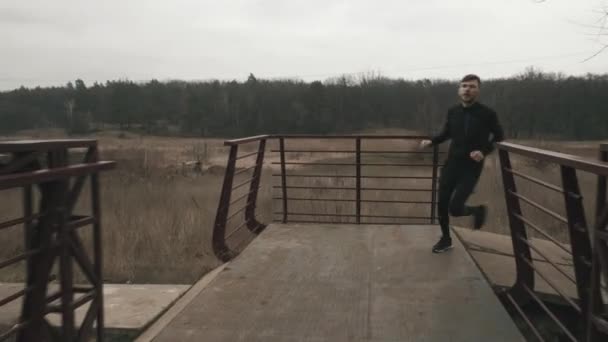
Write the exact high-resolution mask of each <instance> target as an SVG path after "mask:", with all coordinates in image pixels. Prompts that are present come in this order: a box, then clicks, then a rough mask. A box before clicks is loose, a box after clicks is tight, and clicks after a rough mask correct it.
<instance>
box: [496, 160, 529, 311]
mask: <svg viewBox="0 0 608 342" xmlns="http://www.w3.org/2000/svg"><path fill="white" fill-rule="evenodd" d="M498 153H499V158H500V165H501V171H502V172H501V173H502V181H503V187H504V191H505V200H506V204H507V211H508V217H509V226H510V228H511V240H512V243H513V254H514V255H515V267H516V270H517V277H516V281H515V284H514V285H513V287H512V288H511V292H510V294H511V296H512V297H513V298H514V299H515V300H516V301H517V302H518V304H523V303H525V302H526V301H527V300H529V295H528V293H527V291H526V290H525V288H524V287H527V288H529V289H530V290H534V270H533V269H532V267H531V265H532V255H531V253H530V247H529V246H528V245H527V244H526V243H525V242H524V241H527V239H528V236H527V234H526V227H525V226H524V223H523V222H522V221H521V220H520V219H519V218H518V217H517V216H519V217H521V216H522V211H521V206H520V203H519V198H517V197H516V196H514V195H513V194H516V193H517V188H516V186H515V178H514V177H513V173H511V171H512V169H511V160H510V158H509V152H507V151H505V150H502V149H499V151H498ZM522 240H524V241H522Z"/></svg>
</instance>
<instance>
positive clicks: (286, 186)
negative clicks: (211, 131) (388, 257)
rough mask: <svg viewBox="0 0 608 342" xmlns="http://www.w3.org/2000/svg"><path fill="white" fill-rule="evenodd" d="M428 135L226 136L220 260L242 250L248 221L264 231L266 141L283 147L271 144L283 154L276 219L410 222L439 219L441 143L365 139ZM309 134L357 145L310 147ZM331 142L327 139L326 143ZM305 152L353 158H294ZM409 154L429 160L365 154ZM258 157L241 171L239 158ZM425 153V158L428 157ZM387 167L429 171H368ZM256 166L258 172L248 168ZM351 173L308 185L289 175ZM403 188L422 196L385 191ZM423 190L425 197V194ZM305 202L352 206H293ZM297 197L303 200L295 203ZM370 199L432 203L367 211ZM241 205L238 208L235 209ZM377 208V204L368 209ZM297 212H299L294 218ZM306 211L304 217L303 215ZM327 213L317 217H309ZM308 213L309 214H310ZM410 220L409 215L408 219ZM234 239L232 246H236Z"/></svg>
mask: <svg viewBox="0 0 608 342" xmlns="http://www.w3.org/2000/svg"><path fill="white" fill-rule="evenodd" d="M424 138H427V137H425V136H407V135H332V136H318V135H262V136H256V137H249V138H244V139H237V140H229V141H226V142H225V145H226V146H229V147H230V152H229V155H228V161H227V166H226V173H225V177H224V184H223V187H222V191H221V195H220V203H219V207H218V211H217V215H216V219H215V225H214V231H213V247H214V252H215V254H216V255H217V256H218V257H219V258H220V259H221V260H224V261H226V260H229V259H231V258H232V257H234V256H235V255H236V254H237V253H238V251H237V249H238V246H239V245H241V244H242V243H243V242H244V241H247V237H245V239H243V238H242V237H241V242H240V243H239V242H234V241H231V239H232V240H236V239H237V237H238V236H239V235H242V234H239V231H240V230H243V228H245V227H247V228H248V230H249V231H250V232H252V233H254V234H257V233H259V232H261V231H262V230H263V229H264V228H265V227H266V225H265V224H263V223H261V222H260V221H259V219H258V218H257V216H256V203H257V200H258V198H257V197H258V190H259V188H260V179H261V174H262V167H263V164H264V161H265V157H264V155H265V154H264V153H265V148H266V143H267V141H272V142H275V143H276V144H278V147H277V148H275V149H272V150H271V151H270V152H272V153H277V154H278V161H274V162H271V163H270V164H271V165H273V166H275V167H276V168H278V169H279V170H276V172H273V174H272V177H273V178H274V179H279V180H280V184H279V185H274V186H272V188H273V189H275V190H278V191H280V195H277V196H273V198H272V199H273V200H274V201H279V202H280V206H281V211H275V212H274V213H273V214H274V215H276V216H278V217H279V218H276V219H275V220H274V221H277V222H284V223H287V222H290V223H309V222H312V223H339V222H337V221H330V220H329V219H328V218H334V219H341V220H342V223H349V222H350V223H356V224H375V223H378V224H407V223H431V224H433V223H435V221H436V218H437V215H436V202H437V183H438V182H437V179H438V170H439V167H440V166H441V165H440V164H439V154H440V153H443V152H440V151H439V149H438V148H437V147H434V148H432V149H430V150H428V151H421V150H419V149H417V148H411V147H410V148H409V150H408V149H406V148H403V146H402V147H400V148H398V149H396V148H393V149H389V150H387V149H365V148H364V143H365V142H366V141H371V140H374V141H382V140H384V141H396V142H414V143H415V144H417V141H418V140H420V139H424ZM306 139H316V140H321V141H323V140H328V141H336V140H340V141H346V142H347V143H348V144H351V145H352V146H351V147H350V148H347V149H340V150H339V149H311V148H307V147H303V146H301V145H302V144H305V140H306ZM288 142H294V143H296V145H297V147H296V148H289V147H287V146H286V145H287V143H288ZM253 143H257V144H258V147H257V151H254V152H250V153H247V154H244V155H239V146H243V145H245V144H253ZM325 145H327V144H325ZM302 153H306V154H309V155H311V156H312V155H326V156H329V155H331V154H340V155H348V156H350V157H351V159H352V160H350V161H346V162H345V161H340V162H328V161H323V160H321V161H301V160H299V159H297V158H293V157H292V156H293V155H294V154H302ZM373 155H376V156H381V155H391V156H404V155H418V156H420V157H425V156H426V157H429V158H426V159H428V160H426V161H423V162H417V163H412V162H388V163H387V162H369V161H366V160H365V156H373ZM253 157H255V158H256V159H255V163H254V165H252V166H249V167H246V168H242V169H241V170H240V171H237V167H236V164H237V162H238V161H239V160H242V159H246V158H253ZM423 159H424V158H423ZM326 166H330V167H338V168H340V167H343V168H344V167H345V168H347V169H348V170H349V171H350V172H349V173H348V174H320V173H295V172H288V171H289V170H288V169H289V168H292V167H310V168H312V167H326ZM377 167H382V168H383V169H390V168H393V169H394V168H399V169H401V170H403V169H405V168H421V169H426V170H428V172H425V174H424V175H402V174H401V175H395V174H393V175H391V174H389V173H386V172H385V173H383V174H382V175H379V174H378V173H377V172H376V173H373V174H372V173H369V172H366V168H377ZM251 170H253V174H251V173H250V172H249V171H251ZM237 176H249V177H247V178H246V179H244V180H240V181H238V182H237V185H234V183H235V177H237ZM327 178H331V179H334V180H336V179H339V180H344V179H348V180H351V181H354V184H352V185H350V186H344V185H335V186H329V185H326V184H325V185H317V186H314V185H306V184H304V185H303V184H294V183H290V182H289V180H298V179H308V180H309V183H310V182H311V181H314V180H320V179H327ZM369 180H382V181H389V180H419V181H426V182H428V184H427V186H425V187H420V186H418V187H403V186H401V187H378V186H369V185H366V184H364V183H365V182H366V181H369ZM247 186H248V189H249V191H248V192H246V193H244V194H240V196H237V199H233V197H234V192H235V191H237V190H238V189H240V188H244V187H247ZM310 190H311V191H313V192H314V191H317V192H324V191H330V192H331V191H335V192H348V193H349V194H348V196H345V197H342V198H337V197H336V196H334V197H321V196H315V195H314V193H313V194H311V193H308V194H306V195H300V196H297V195H293V194H294V193H295V192H305V191H310ZM372 192H373V194H374V195H375V197H371V196H369V195H368V196H366V194H369V193H372ZM388 193H392V194H400V195H402V196H401V197H403V196H404V195H407V194H412V193H414V194H418V195H419V196H418V198H414V199H412V198H397V199H385V198H384V196H386V194H388ZM420 196H424V198H422V199H421V198H420ZM245 199H247V201H246V203H245V204H244V205H242V204H241V205H240V206H237V204H239V203H240V202H241V201H242V200H245ZM302 202H319V203H332V202H333V203H342V204H347V205H349V208H350V210H351V212H349V213H324V212H319V211H317V212H315V211H301V210H293V209H290V208H293V207H295V206H299V203H302ZM294 203H298V204H294ZM369 204H382V205H389V204H390V205H403V204H408V205H424V206H426V208H427V212H428V214H427V215H379V214H374V213H367V214H366V211H365V209H366V208H365V206H366V205H369ZM235 208H238V209H235ZM369 211H372V210H369ZM372 212H373V211H372ZM294 217H295V218H294ZM302 217H305V218H304V219H302ZM311 217H312V218H319V217H320V218H325V220H323V219H314V220H311V219H310V218H311ZM306 218H308V219H306ZM231 220H234V221H237V222H238V223H239V224H238V225H237V226H236V228H233V229H230V230H229V231H228V229H227V226H228V225H229V223H230V222H229V221H231ZM404 220H407V221H404ZM231 245H232V246H231Z"/></svg>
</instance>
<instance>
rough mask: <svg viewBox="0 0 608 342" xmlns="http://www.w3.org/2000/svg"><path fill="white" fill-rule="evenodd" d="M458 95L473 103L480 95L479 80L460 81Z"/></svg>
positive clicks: (466, 101)
mask: <svg viewBox="0 0 608 342" xmlns="http://www.w3.org/2000/svg"><path fill="white" fill-rule="evenodd" d="M458 96H460V99H461V100H462V102H464V103H473V102H475V100H477V96H479V83H477V81H475V80H473V81H464V82H460V88H458Z"/></svg>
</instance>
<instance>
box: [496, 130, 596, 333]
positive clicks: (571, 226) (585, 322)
mask: <svg viewBox="0 0 608 342" xmlns="http://www.w3.org/2000/svg"><path fill="white" fill-rule="evenodd" d="M497 148H498V153H499V158H500V163H501V171H502V178H503V185H504V192H505V199H506V203H507V210H508V216H509V224H510V231H511V238H512V242H513V250H514V255H515V264H516V272H517V278H516V281H515V284H514V285H513V287H512V288H511V289H510V290H509V291H508V292H507V294H506V295H507V297H508V299H509V302H510V303H511V304H512V305H513V306H514V307H515V309H516V310H517V311H518V312H519V313H520V314H522V315H523V316H524V321H526V322H528V324H532V323H531V322H532V320H530V319H528V317H526V315H525V313H524V311H523V310H521V308H522V307H523V306H524V305H526V304H528V303H530V302H532V303H536V304H537V305H538V307H539V308H540V309H541V311H544V312H545V313H546V314H547V315H548V316H549V317H550V318H551V320H552V321H554V322H555V324H556V326H557V327H558V329H560V330H561V331H562V333H563V334H565V335H566V336H568V337H569V338H570V339H571V340H574V341H600V340H602V341H603V340H605V339H606V338H607V337H608V332H602V329H601V328H600V327H601V326H602V324H605V322H606V321H605V315H606V314H607V312H606V309H605V303H603V302H602V296H601V287H602V285H601V277H602V273H603V276H604V277H608V266H606V265H602V261H601V260H608V248H606V244H605V242H603V241H600V240H601V236H602V232H605V231H606V229H607V228H606V225H607V224H608V222H604V221H602V220H601V219H599V217H601V215H605V216H603V217H606V216H608V207H607V206H606V203H605V198H606V195H605V194H606V176H607V175H608V162H607V161H608V153H607V152H606V151H607V150H608V147H607V146H606V145H603V146H600V159H599V160H592V159H588V158H583V157H578V156H574V155H570V154H565V153H560V152H554V151H548V150H543V149H539V148H534V147H528V146H523V145H519V144H514V143H510V142H501V143H498V144H497ZM512 154H515V155H519V156H523V157H526V158H531V159H534V160H539V161H543V162H548V163H552V164H555V165H557V166H558V167H559V172H560V175H561V185H559V186H558V185H553V184H549V183H547V182H544V181H542V180H540V179H538V178H536V177H532V176H530V175H526V174H524V173H523V172H519V171H516V170H514V169H513V167H512V165H511V155H512ZM577 171H584V172H588V173H592V174H595V175H596V176H597V177H598V186H597V200H596V202H597V204H596V208H594V209H595V210H596V212H597V214H596V216H597V217H598V219H597V220H596V226H595V227H594V228H593V227H591V226H590V225H588V224H587V221H586V215H585V208H584V205H583V201H582V198H583V194H582V191H581V188H580V186H579V182H578V176H577ZM516 177H518V178H520V179H523V180H526V181H528V182H530V183H532V184H535V185H539V186H540V187H539V188H540V189H547V188H549V189H551V190H554V192H552V193H553V194H555V193H558V194H559V195H561V197H562V198H563V203H564V207H563V210H564V212H565V215H560V214H558V213H556V212H555V211H554V210H551V209H548V208H545V207H544V206H543V205H542V204H540V203H539V202H536V201H532V200H530V199H528V197H526V196H522V195H521V194H520V193H518V191H517V186H516V182H515V178H516ZM521 203H525V204H526V205H528V206H529V207H530V208H531V209H533V210H540V211H542V212H545V213H549V214H552V216H553V217H555V218H559V221H561V222H562V223H563V224H564V225H565V226H566V227H567V231H568V235H569V239H570V246H571V251H570V252H571V254H572V259H573V260H572V261H573V265H574V277H572V276H570V275H567V274H566V273H565V272H564V271H563V270H562V269H560V268H559V267H558V266H557V265H555V263H553V262H552V261H551V260H549V259H548V258H547V256H546V255H545V253H543V252H541V251H540V250H539V247H538V246H534V245H533V244H531V243H530V241H529V239H528V235H527V228H530V229H532V230H534V231H536V232H538V233H540V234H541V235H543V236H545V237H547V236H549V234H548V233H546V232H545V231H544V230H543V229H542V228H540V227H539V226H538V225H536V224H532V223H531V221H530V220H528V219H526V217H525V216H524V214H523V212H522V209H521ZM606 221H608V220H606ZM591 230H595V232H594V233H592V232H591ZM591 236H595V242H594V245H595V248H594V249H593V251H594V252H593V253H592V248H591V239H590V237H591ZM547 241H550V242H553V243H556V244H558V242H557V241H556V240H555V239H552V238H551V239H549V240H547ZM560 247H562V248H563V246H560ZM602 247H603V248H602ZM531 249H533V250H534V251H535V253H537V254H538V255H541V256H543V257H544V258H545V259H546V262H547V263H548V264H549V265H551V266H553V267H556V268H558V269H557V271H558V272H560V273H561V274H563V275H564V276H566V278H568V279H570V280H572V281H573V282H574V285H575V286H576V289H577V301H576V302H575V301H574V299H573V298H566V297H564V293H566V292H565V291H563V289H560V288H558V287H557V285H556V284H554V283H552V282H548V283H549V285H550V286H551V287H554V289H555V291H556V292H557V293H558V294H560V295H561V296H562V297H564V302H565V303H566V304H568V305H570V306H571V307H572V308H573V310H574V312H576V314H577V317H578V319H579V320H580V323H581V324H580V326H582V327H583V328H582V329H578V332H577V333H576V334H574V335H573V334H572V332H571V331H570V330H568V329H567V328H566V327H565V326H564V325H563V324H562V323H561V322H560V321H559V319H557V317H555V316H554V314H553V313H552V312H551V310H549V309H548V307H547V306H546V305H544V304H543V303H542V302H541V301H539V298H538V297H537V296H536V295H535V294H534V292H533V291H534V288H535V278H536V275H538V276H539V277H541V278H543V279H545V278H546V277H545V275H544V274H542V273H540V272H539V268H537V267H535V265H534V261H533V260H532V253H531ZM602 267H603V270H602ZM545 281H546V279H545ZM602 317H603V318H602ZM597 322H600V323H597ZM531 328H532V329H533V330H535V327H533V326H531Z"/></svg>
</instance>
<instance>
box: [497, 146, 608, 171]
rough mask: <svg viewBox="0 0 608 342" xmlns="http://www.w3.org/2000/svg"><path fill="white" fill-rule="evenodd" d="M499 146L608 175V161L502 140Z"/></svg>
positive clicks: (582, 169)
mask: <svg viewBox="0 0 608 342" xmlns="http://www.w3.org/2000/svg"><path fill="white" fill-rule="evenodd" d="M497 146H498V148H499V149H501V150H504V151H507V152H513V153H516V154H519V155H522V156H526V157H530V158H535V159H539V160H542V161H544V162H548V163H554V164H559V165H562V166H567V167H572V168H575V169H578V170H580V171H586V172H590V173H595V174H597V175H604V176H608V163H606V162H602V161H597V160H592V159H588V158H584V157H579V156H575V155H571V154H566V153H561V152H553V151H548V150H542V149H539V148H536V147H529V146H524V145H519V144H514V143H509V142H500V143H498V144H497Z"/></svg>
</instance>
